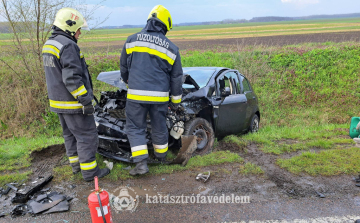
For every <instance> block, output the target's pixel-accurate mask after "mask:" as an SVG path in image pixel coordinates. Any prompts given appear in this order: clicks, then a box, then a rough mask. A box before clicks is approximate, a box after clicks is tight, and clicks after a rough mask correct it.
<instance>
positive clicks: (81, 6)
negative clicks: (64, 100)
mask: <svg viewBox="0 0 360 223" xmlns="http://www.w3.org/2000/svg"><path fill="white" fill-rule="evenodd" d="M77 1H78V2H77ZM80 1H81V2H80ZM101 3H103V1H100V3H99V4H96V5H90V6H89V5H87V4H86V2H84V0H67V1H65V0H0V17H2V18H3V19H5V24H7V25H8V26H9V30H10V33H11V35H12V40H10V41H11V42H12V45H10V46H9V45H7V46H2V49H1V51H0V67H1V68H2V69H1V71H0V77H1V76H3V77H5V78H4V79H2V80H5V82H4V81H1V82H0V95H6V96H7V97H0V103H1V104H2V105H3V106H1V107H0V119H1V120H3V121H4V120H5V121H6V120H9V119H12V120H13V121H12V122H14V123H15V120H16V119H18V120H20V119H21V121H20V122H18V123H31V122H32V121H34V119H36V118H37V117H41V116H40V115H41V114H43V113H44V112H45V109H46V107H47V106H48V105H47V99H46V95H47V94H46V82H45V77H44V70H43V61H42V46H43V45H44V43H45V42H46V40H47V39H48V37H49V35H50V33H51V30H52V24H53V22H54V19H55V15H56V13H57V11H58V10H59V9H61V8H63V7H72V8H76V9H78V10H79V11H80V12H81V13H82V14H83V15H84V17H85V18H86V20H87V21H88V23H89V21H90V24H94V22H91V20H94V13H95V11H96V10H97V9H98V8H99V7H100V6H101ZM3 19H2V20H3ZM105 19H107V18H105ZM103 21H104V20H102V21H99V20H98V21H97V22H95V25H98V24H101V23H102V22H103ZM0 79H1V78H0ZM24 119H26V120H24ZM0 130H1V128H0ZM0 132H1V131H0ZM0 136H1V134H0Z"/></svg>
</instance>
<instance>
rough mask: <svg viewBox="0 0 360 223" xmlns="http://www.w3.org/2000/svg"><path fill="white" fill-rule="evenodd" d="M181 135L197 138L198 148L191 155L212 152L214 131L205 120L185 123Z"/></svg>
mask: <svg viewBox="0 0 360 223" xmlns="http://www.w3.org/2000/svg"><path fill="white" fill-rule="evenodd" d="M183 135H186V136H189V135H196V136H197V137H198V139H197V141H198V142H197V143H198V148H197V149H196V150H195V152H194V153H193V156H196V155H205V154H208V153H211V152H212V149H213V145H214V141H215V135H214V130H213V128H212V126H211V124H210V123H209V122H208V121H206V120H205V119H203V118H194V119H193V120H190V121H189V122H187V123H185V127H184V134H183Z"/></svg>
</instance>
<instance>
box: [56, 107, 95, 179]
mask: <svg viewBox="0 0 360 223" xmlns="http://www.w3.org/2000/svg"><path fill="white" fill-rule="evenodd" d="M58 116H59V119H60V123H61V126H62V129H63V136H64V139H65V148H66V155H67V156H68V157H69V160H70V163H71V164H76V163H79V164H80V168H81V173H82V175H83V177H84V178H89V177H92V176H94V175H95V174H96V172H97V171H99V167H98V166H97V163H96V160H95V154H96V151H97V148H98V144H99V139H98V133H97V130H96V126H95V120H94V116H92V115H83V114H61V113H58Z"/></svg>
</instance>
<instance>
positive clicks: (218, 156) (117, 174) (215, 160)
mask: <svg viewBox="0 0 360 223" xmlns="http://www.w3.org/2000/svg"><path fill="white" fill-rule="evenodd" d="M172 156H173V154H171V153H170V154H168V158H169V157H172ZM96 160H97V163H98V165H99V167H100V168H104V167H105V166H106V165H105V163H104V160H108V161H111V162H114V167H113V169H112V171H111V172H110V174H109V175H108V176H106V177H105V178H104V179H109V180H110V181H118V180H126V179H132V178H139V176H137V177H133V176H131V175H130V174H129V170H124V168H126V167H128V166H131V168H134V165H133V164H129V163H124V162H117V161H114V160H109V159H107V158H104V157H102V156H100V155H98V154H97V155H96ZM242 162H243V158H241V157H240V156H239V155H238V154H236V153H231V152H229V151H217V152H213V153H211V154H208V155H205V156H195V157H192V158H191V159H190V160H189V162H188V164H187V165H186V166H181V165H165V164H150V165H149V174H151V175H160V174H172V173H175V172H179V171H184V170H191V169H196V168H199V167H204V166H213V165H220V164H223V163H242ZM140 177H141V176H140ZM54 178H55V179H57V181H59V182H61V181H62V180H66V179H70V180H72V181H79V180H81V174H77V175H75V176H74V175H73V174H72V171H71V167H70V166H61V167H57V168H55V169H54Z"/></svg>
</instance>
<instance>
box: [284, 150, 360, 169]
mask: <svg viewBox="0 0 360 223" xmlns="http://www.w3.org/2000/svg"><path fill="white" fill-rule="evenodd" d="M359 160H360V149H359V148H349V149H332V150H326V151H321V152H319V153H313V152H304V153H302V154H301V155H299V156H295V157H292V158H290V159H279V160H278V161H277V164H278V165H279V166H280V167H282V168H285V169H287V170H289V171H290V172H292V173H295V174H299V173H301V172H305V173H308V174H309V175H312V176H317V175H324V176H333V175H340V174H357V173H359V172H360V165H359Z"/></svg>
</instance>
